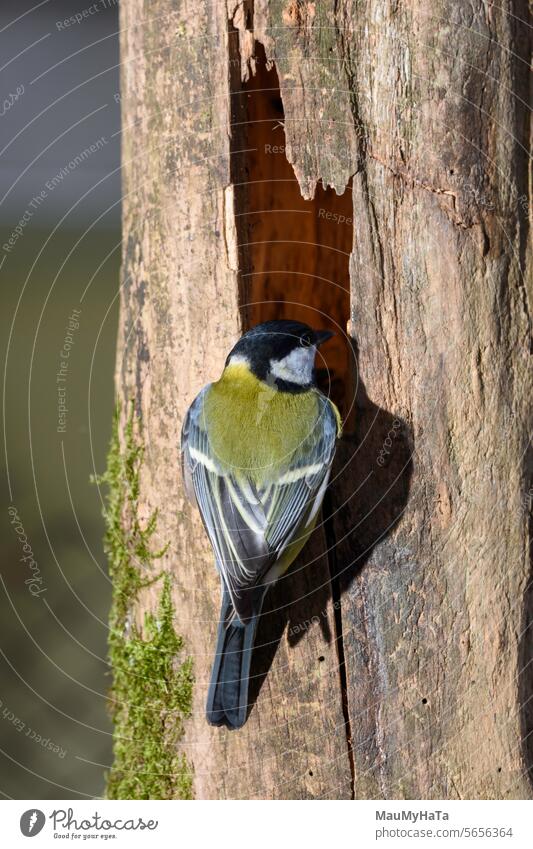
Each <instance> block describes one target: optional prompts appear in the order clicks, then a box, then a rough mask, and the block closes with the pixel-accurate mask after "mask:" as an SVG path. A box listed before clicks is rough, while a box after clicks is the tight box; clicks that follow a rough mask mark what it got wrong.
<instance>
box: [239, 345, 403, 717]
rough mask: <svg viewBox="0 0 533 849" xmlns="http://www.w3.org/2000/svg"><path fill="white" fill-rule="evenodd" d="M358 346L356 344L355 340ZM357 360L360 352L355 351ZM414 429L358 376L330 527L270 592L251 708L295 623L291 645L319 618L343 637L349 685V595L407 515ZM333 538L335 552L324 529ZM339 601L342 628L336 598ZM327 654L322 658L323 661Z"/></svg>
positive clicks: (326, 520) (328, 506)
mask: <svg viewBox="0 0 533 849" xmlns="http://www.w3.org/2000/svg"><path fill="white" fill-rule="evenodd" d="M352 344H353V347H354V350H355V351H356V344H355V343H352ZM355 356H356V361H357V353H356V354H355ZM412 454H413V437H412V431H411V429H410V428H409V427H408V425H407V424H406V422H405V421H403V420H402V419H400V418H398V417H397V416H394V415H393V414H392V413H391V412H389V411H387V410H384V409H382V408H381V407H378V406H377V405H376V404H374V403H373V402H372V401H371V400H370V398H369V397H368V395H367V393H366V390H365V387H364V385H363V384H362V382H361V380H360V379H359V380H358V381H357V395H356V400H355V426H354V433H353V435H350V436H348V437H346V438H343V439H342V440H341V442H340V443H339V446H338V449H337V454H336V457H335V462H334V466H333V473H332V484H331V486H330V488H329V490H328V493H327V496H326V499H325V501H324V506H323V509H322V514H323V518H322V531H321V530H317V531H315V533H314V535H313V538H312V539H311V540H310V541H309V543H308V544H307V546H306V547H305V548H304V550H303V552H302V554H301V555H300V556H299V557H298V558H297V560H296V562H295V563H294V565H293V567H292V568H291V570H290V571H289V573H288V574H287V576H286V577H285V578H284V579H282V580H280V581H278V583H277V584H276V586H275V587H273V589H272V590H271V591H270V592H269V593H268V595H267V597H266V599H265V607H264V611H263V615H262V617H261V620H260V623H259V627H258V632H257V637H256V650H255V652H254V657H253V660H252V671H251V681H250V693H249V696H250V710H251V709H252V707H253V705H254V704H255V701H256V699H257V697H258V695H259V692H260V690H261V686H262V684H263V681H264V679H265V677H266V675H267V674H268V671H269V669H270V667H271V664H272V661H273V659H274V656H275V654H276V651H277V649H278V646H279V643H280V640H281V637H282V635H283V633H284V632H285V629H286V628H287V638H288V643H289V646H290V647H292V646H295V645H297V644H298V643H299V642H300V640H302V639H304V638H305V635H306V634H307V632H308V631H309V629H310V628H311V627H316V626H319V627H320V628H321V629H322V633H323V635H324V638H325V639H326V641H327V642H328V643H330V642H331V640H332V639H333V638H335V639H336V642H337V655H338V661H339V673H340V678H341V687H342V689H343V691H344V689H345V679H344V650H343V635H342V618H341V615H340V614H341V603H342V602H341V600H342V596H343V595H344V594H345V593H346V592H347V591H348V590H349V589H350V587H351V585H352V583H353V581H354V579H355V578H356V576H357V575H358V574H359V572H360V571H361V570H362V569H363V568H364V566H365V564H366V563H367V561H368V560H369V558H370V557H371V555H372V552H373V550H374V548H375V546H376V545H378V544H379V543H380V542H382V540H384V539H385V538H386V537H387V536H388V535H389V534H390V533H391V531H392V530H393V528H394V527H395V526H396V525H397V524H398V522H399V521H400V520H401V517H402V514H403V512H404V510H405V507H406V504H407V501H408V497H409V487H410V481H411V475H412ZM321 532H322V533H323V534H324V535H325V538H326V545H327V556H326V555H324V554H323V552H324V546H323V544H322V545H320V539H319V535H320V533H321ZM330 601H332V602H333V607H334V613H335V616H334V622H335V634H334V635H333V634H332V633H331V628H330V625H329V623H330V621H331V619H330V617H329V616H328V604H329V602H330ZM323 659H324V658H322V657H319V658H317V662H321V661H322V660H323Z"/></svg>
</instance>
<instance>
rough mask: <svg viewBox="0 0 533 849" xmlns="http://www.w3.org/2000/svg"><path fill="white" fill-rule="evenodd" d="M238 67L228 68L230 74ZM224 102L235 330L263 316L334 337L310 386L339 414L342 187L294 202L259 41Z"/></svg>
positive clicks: (272, 84)
mask: <svg viewBox="0 0 533 849" xmlns="http://www.w3.org/2000/svg"><path fill="white" fill-rule="evenodd" d="M234 64H237V63H232V67H233V65H234ZM238 70H239V69H238V68H237V71H235V70H233V73H234V74H237V76H238ZM232 106H233V115H232V125H233V126H232V136H233V145H232V147H233V151H234V152H233V155H232V168H233V178H234V184H235V189H236V210H237V232H238V241H239V244H240V263H241V300H242V311H243V325H244V327H245V329H247V328H249V327H252V326H254V325H255V324H258V323H259V322H262V321H267V320H269V319H281V318H295V319H298V320H299V321H304V322H306V323H307V324H310V325H311V326H312V327H315V328H326V329H329V330H333V331H334V332H335V334H336V335H335V337H334V338H333V339H332V340H330V341H329V342H328V343H327V344H326V345H324V347H323V348H322V349H321V352H320V353H321V355H322V356H323V357H324V361H325V362H324V361H322V359H321V357H320V356H319V357H317V369H318V373H319V382H320V385H321V388H322V389H323V391H325V392H326V394H328V395H329V396H330V397H331V398H332V400H333V401H335V403H336V404H337V405H338V407H339V408H340V410H341V413H344V414H346V412H347V411H348V409H349V408H350V405H351V403H352V396H353V388H352V387H353V380H350V377H349V373H350V367H352V368H353V365H352V366H350V364H351V363H353V354H351V353H350V348H349V343H348V341H347V339H346V337H345V333H346V328H347V323H348V320H349V317H350V277H349V257H350V252H351V249H352V238H353V225H352V215H353V212H352V193H351V187H348V188H347V190H346V191H345V192H344V194H343V195H341V196H339V195H337V194H336V192H335V191H334V190H333V189H324V188H323V187H322V185H321V184H319V186H318V187H317V190H316V194H315V197H314V199H313V200H310V201H306V200H304V199H303V198H302V196H301V193H300V188H299V186H298V182H297V180H296V177H295V175H294V171H293V169H292V166H291V164H290V163H289V162H288V160H287V156H286V140H285V129H284V122H285V115H284V111H283V103H282V100H281V96H280V90H279V83H278V75H277V72H276V70H275V67H272V68H271V69H270V70H269V69H268V68H267V64H266V58H265V54H264V51H263V49H262V48H261V46H260V45H258V49H257V54H256V73H255V75H253V76H252V77H251V79H250V80H249V81H248V82H247V83H241V82H240V80H239V79H238V78H237V79H234V81H233V97H232ZM291 120H299V117H298V116H294V118H291ZM238 151H243V152H242V153H239V152H238ZM350 390H351V392H350ZM348 396H350V397H348Z"/></svg>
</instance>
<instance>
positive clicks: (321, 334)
mask: <svg viewBox="0 0 533 849" xmlns="http://www.w3.org/2000/svg"><path fill="white" fill-rule="evenodd" d="M332 336H335V334H334V333H332V331H331V330H315V338H316V343H315V344H316V347H317V348H320V346H321V345H323V344H324V342H327V341H328V339H331V337H332Z"/></svg>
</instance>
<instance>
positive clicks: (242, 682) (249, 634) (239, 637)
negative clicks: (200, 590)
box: [206, 591, 259, 728]
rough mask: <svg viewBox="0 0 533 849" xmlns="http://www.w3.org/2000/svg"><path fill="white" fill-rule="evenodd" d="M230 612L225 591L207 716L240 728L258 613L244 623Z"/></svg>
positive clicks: (243, 719)
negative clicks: (232, 616)
mask: <svg viewBox="0 0 533 849" xmlns="http://www.w3.org/2000/svg"><path fill="white" fill-rule="evenodd" d="M232 611H233V607H232V604H231V601H230V600H229V596H228V595H227V593H226V591H224V595H223V598H222V609H221V611H220V622H219V625H218V638H217V650H216V655H215V661H214V663H213V671H212V673H211V683H210V685H209V693H208V695H207V707H206V716H207V721H208V722H209V724H210V725H227V726H228V728H242V726H243V725H244V723H245V722H246V716H247V712H248V685H249V683H250V664H251V661H252V650H253V645H254V639H255V632H256V628H257V622H258V619H259V616H258V615H256V616H254V617H253V618H252V619H250V620H249V621H248V622H246V624H245V625H243V624H242V623H241V622H240V620H239V619H237V618H236V617H234V618H233V619H231V614H232Z"/></svg>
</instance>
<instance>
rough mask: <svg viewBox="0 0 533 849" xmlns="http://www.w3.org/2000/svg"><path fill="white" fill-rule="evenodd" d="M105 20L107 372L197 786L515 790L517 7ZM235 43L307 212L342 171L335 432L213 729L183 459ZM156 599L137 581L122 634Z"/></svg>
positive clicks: (521, 6)
mask: <svg viewBox="0 0 533 849" xmlns="http://www.w3.org/2000/svg"><path fill="white" fill-rule="evenodd" d="M121 16H122V96H123V100H122V102H123V120H124V133H123V137H124V145H123V157H124V168H123V174H124V264H123V289H122V309H121V319H120V330H119V340H120V341H119V356H118V367H117V385H118V394H119V397H121V398H122V399H128V398H132V397H133V398H134V399H135V402H136V408H137V411H138V414H139V416H140V417H141V419H142V423H143V432H144V438H145V441H146V444H147V453H146V461H145V465H144V468H143V475H142V505H143V509H144V510H145V513H146V515H147V516H148V515H150V513H151V511H152V510H153V509H154V508H158V509H159V525H158V537H159V539H160V541H161V543H162V544H164V543H166V542H167V541H168V540H170V541H171V546H170V550H169V552H168V555H167V556H166V561H165V564H164V565H165V567H166V568H168V569H169V570H171V571H172V573H173V575H174V576H175V584H174V598H175V603H176V608H177V616H176V627H177V630H178V631H179V632H180V633H182V634H183V636H184V638H185V642H186V645H187V646H188V648H189V651H190V653H191V655H192V656H193V658H194V664H195V674H196V681H197V683H196V686H195V689H194V712H193V717H192V719H191V720H190V721H189V724H188V727H187V732H186V738H185V744H184V751H185V753H186V755H187V757H188V758H189V761H190V763H191V764H192V765H193V767H194V775H195V778H194V783H195V792H196V795H197V797H199V798H241V797H244V798H257V797H259V798H312V797H328V798H349V797H350V795H351V794H352V791H353V792H354V794H355V796H356V797H361V798H419V797H422V798H459V797H468V798H486V797H488V798H507V797H509V798H531V785H530V783H529V779H528V776H527V763H528V750H527V744H525V743H524V741H523V738H524V737H525V736H526V735H527V734H528V732H529V731H531V729H532V727H533V726H532V725H531V723H530V713H529V712H528V705H529V707H530V704H529V703H528V699H531V696H532V695H533V688H531V687H530V686H529V685H528V683H527V682H528V677H527V676H528V674H529V676H531V666H530V667H529V670H528V669H527V664H528V663H530V661H531V659H532V657H533V654H532V652H531V640H530V639H529V635H530V631H531V629H529V630H528V626H529V624H530V622H531V608H530V603H529V601H528V599H529V598H530V596H528V595H527V594H526V588H527V586H528V583H529V581H530V578H531V572H530V562H529V557H528V544H529V542H528V527H527V509H526V508H527V506H528V492H529V491H530V487H531V474H532V470H531V459H530V458H528V456H527V455H526V451H527V447H528V441H529V431H530V427H531V412H532V410H531V398H532V378H531V364H530V351H531V313H530V306H529V305H530V303H531V297H532V292H531V261H530V255H528V253H527V236H528V227H527V213H528V212H529V206H528V201H527V198H528V182H527V153H526V151H527V148H528V123H527V119H528V114H529V113H528V110H527V107H526V106H525V102H527V86H526V75H527V57H528V43H527V32H528V31H527V27H526V26H525V24H524V23H523V21H525V20H526V19H527V6H526V3H525V2H524V3H523V2H518V0H517V2H513V3H510V4H509V8H508V9H507V8H505V9H504V8H503V7H502V6H501V5H500V6H495V5H494V4H487V3H481V2H479V3H478V4H474V5H473V6H472V5H470V6H468V7H466V6H465V5H464V3H462V2H459V0H439V2H437V3H436V4H431V7H429V6H428V4H427V3H422V2H415V0H408V2H407V1H406V2H403V3H389V2H385V0H337V2H334V0H324V2H320V3H314V2H313V3H312V2H296V0H285V2H281V0H270V1H269V0H256V2H255V3H251V2H235V0H230V2H228V4H227V6H226V5H225V4H224V3H222V2H220V3H219V2H215V3H200V4H190V3H172V2H170V0H164V2H162V0H157V2H153V3H151V4H150V5H149V7H148V4H145V3H142V2H141V0H125V2H123V3H122V4H121ZM258 43H260V44H261V45H262V47H263V48H264V50H265V52H266V57H267V59H268V60H270V61H272V62H274V65H275V68H276V71H277V74H278V77H279V84H280V90H281V97H282V103H283V109H284V116H283V120H284V127H285V135H286V140H287V148H288V151H287V155H288V158H289V160H290V162H291V163H292V165H293V167H294V173H295V175H296V178H297V180H298V182H299V185H300V191H301V193H302V196H303V197H304V198H311V197H312V196H313V195H314V194H315V192H316V187H317V184H318V183H319V181H323V183H324V185H325V186H331V187H333V189H334V190H335V191H336V192H337V193H341V192H343V191H344V190H345V189H346V186H347V185H348V183H349V180H350V178H352V179H353V189H352V191H353V212H354V229H353V252H352V257H351V261H350V279H351V315H350V324H349V332H350V334H351V336H352V340H353V342H354V345H355V346H356V348H357V351H358V363H357V365H358V369H357V372H356V374H355V376H354V377H353V378H352V380H353V384H354V385H353V394H355V395H356V399H357V400H356V408H357V409H356V412H357V415H356V421H357V424H356V431H355V435H354V436H353V437H352V438H351V439H347V440H346V441H345V443H344V444H343V445H342V446H341V448H340V450H339V456H338V461H337V478H336V481H335V484H334V486H333V488H332V493H331V497H330V499H329V504H328V505H327V510H326V514H327V517H329V518H327V522H326V526H325V528H324V527H323V528H322V529H321V530H319V532H318V533H317V535H316V536H315V538H314V539H313V542H312V547H311V549H308V550H307V551H306V552H305V557H304V559H303V561H302V564H303V563H305V562H307V561H309V560H310V559H311V560H314V563H312V565H311V566H310V568H308V569H305V570H302V569H299V568H298V564H297V565H296V569H295V573H294V574H293V575H292V577H291V578H290V579H289V580H288V581H287V582H283V585H282V586H281V587H280V588H278V589H277V590H276V591H275V593H273V594H272V597H271V599H270V607H271V609H272V610H273V611H274V612H273V613H271V614H268V612H267V615H266V616H265V617H264V621H263V623H262V626H261V630H260V634H259V642H260V644H262V645H263V648H262V649H260V651H259V652H258V653H257V660H256V661H254V663H255V664H256V670H255V672H256V674H257V675H258V678H257V681H256V690H257V689H258V688H259V686H260V685H261V688H260V692H259V694H258V698H257V704H256V705H255V707H254V709H253V711H252V714H251V717H250V719H249V721H248V723H247V725H246V726H245V728H244V730H243V731H241V732H238V733H233V734H230V733H228V732H226V731H224V730H222V731H221V730H220V729H211V728H209V727H208V726H207V725H206V724H205V720H204V716H203V709H204V701H205V694H206V689H207V680H208V675H209V668H210V664H211V659H212V658H211V655H212V651H213V647H214V635H215V629H216V619H217V615H218V587H217V583H218V580H217V578H216V576H215V572H214V569H213V566H212V556H211V552H210V551H209V550H208V545H207V542H206V539H205V536H204V534H203V531H202V529H201V524H200V521H199V519H198V517H197V516H196V515H194V514H193V513H192V512H191V511H190V510H189V507H188V506H187V505H186V504H185V502H184V496H183V491H182V486H181V481H180V478H179V462H178V461H179V457H178V445H179V431H180V427H181V420H182V417H183V414H184V412H185V410H186V408H187V406H188V405H189V403H190V401H191V400H192V398H193V397H194V395H195V394H196V392H197V391H198V390H199V389H200V388H201V386H203V385H204V384H205V383H206V382H207V381H208V380H211V379H213V378H216V377H217V375H218V374H219V372H220V370H221V368H222V366H223V360H224V357H225V353H226V352H227V350H228V349H229V347H230V346H231V344H232V342H233V341H234V340H235V338H236V337H237V335H238V333H239V330H240V324H241V322H240V317H239V304H240V303H242V302H243V301H245V300H246V298H247V297H248V296H249V294H250V289H249V287H248V288H246V285H245V284H244V283H243V280H242V279H241V280H239V275H238V267H239V265H240V266H241V268H244V267H245V266H246V263H247V262H248V263H250V252H249V249H246V248H245V247H244V246H243V245H242V244H240V245H239V244H238V242H242V233H243V228H242V224H240V223H239V222H240V219H239V214H240V213H243V212H245V208H244V207H245V205H246V203H249V202H250V196H249V195H248V197H246V195H245V194H244V193H243V192H241V191H240V188H239V186H235V187H234V186H233V184H234V183H240V182H241V179H240V177H238V175H239V174H241V175H242V162H241V164H239V159H238V154H236V151H237V150H239V149H240V148H239V147H238V145H239V142H242V141H243V140H244V138H243V133H242V131H241V130H242V128H239V127H238V126H237V125H236V124H237V123H239V122H236V120H235V116H236V114H237V112H238V110H236V106H235V101H234V100H233V101H232V94H231V87H233V90H234V91H241V87H244V86H246V84H247V83H246V79H247V78H249V77H250V75H253V73H254V68H255V70H256V71H257V68H256V67H255V66H256V63H257V57H258V55H259V48H258ZM235 59H237V63H236V65H235V64H233V63H234V60H235ZM246 114H247V111H246V109H244V116H245V118H246ZM232 121H233V124H234V126H233V129H231V128H230V125H231V124H232ZM232 152H233V157H234V158H233V159H232V158H231V155H232ZM269 234H270V236H272V231H271V230H270V229H269V228H268V226H267V227H265V229H264V232H263V236H264V238H265V239H267V240H268V237H269ZM278 259H279V261H280V262H281V261H282V260H283V257H278ZM255 261H256V262H261V261H263V262H264V261H265V260H264V259H263V260H261V259H260V258H259V255H258V254H256V256H255ZM278 264H279V263H278ZM248 268H249V266H248ZM528 462H529V465H528ZM326 544H327V545H329V546H330V547H331V548H332V550H331V551H330V553H329V557H328V558H327V559H326V558H325V557H324V556H323V554H324V550H325V547H326ZM330 574H332V575H333V578H332V579H330ZM156 601H157V590H155V589H149V590H146V591H144V593H143V595H142V599H141V604H140V605H139V608H138V609H137V610H136V611H135V612H134V613H135V615H136V617H137V618H138V620H139V621H140V617H141V614H142V612H143V611H144V610H145V609H154V607H155V605H156ZM333 608H335V610H334V609H333ZM313 617H315V618H314V619H313ZM278 643H279V645H278ZM273 655H274V656H273ZM272 656H273V657H272ZM339 660H341V661H342V660H344V664H343V665H342V667H341V669H339ZM270 663H271V664H272V665H271V667H270V669H269V671H268V676H267V678H266V679H265V678H264V673H265V671H266V670H267V668H268V667H269V664H270ZM524 668H525V669H524Z"/></svg>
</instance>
